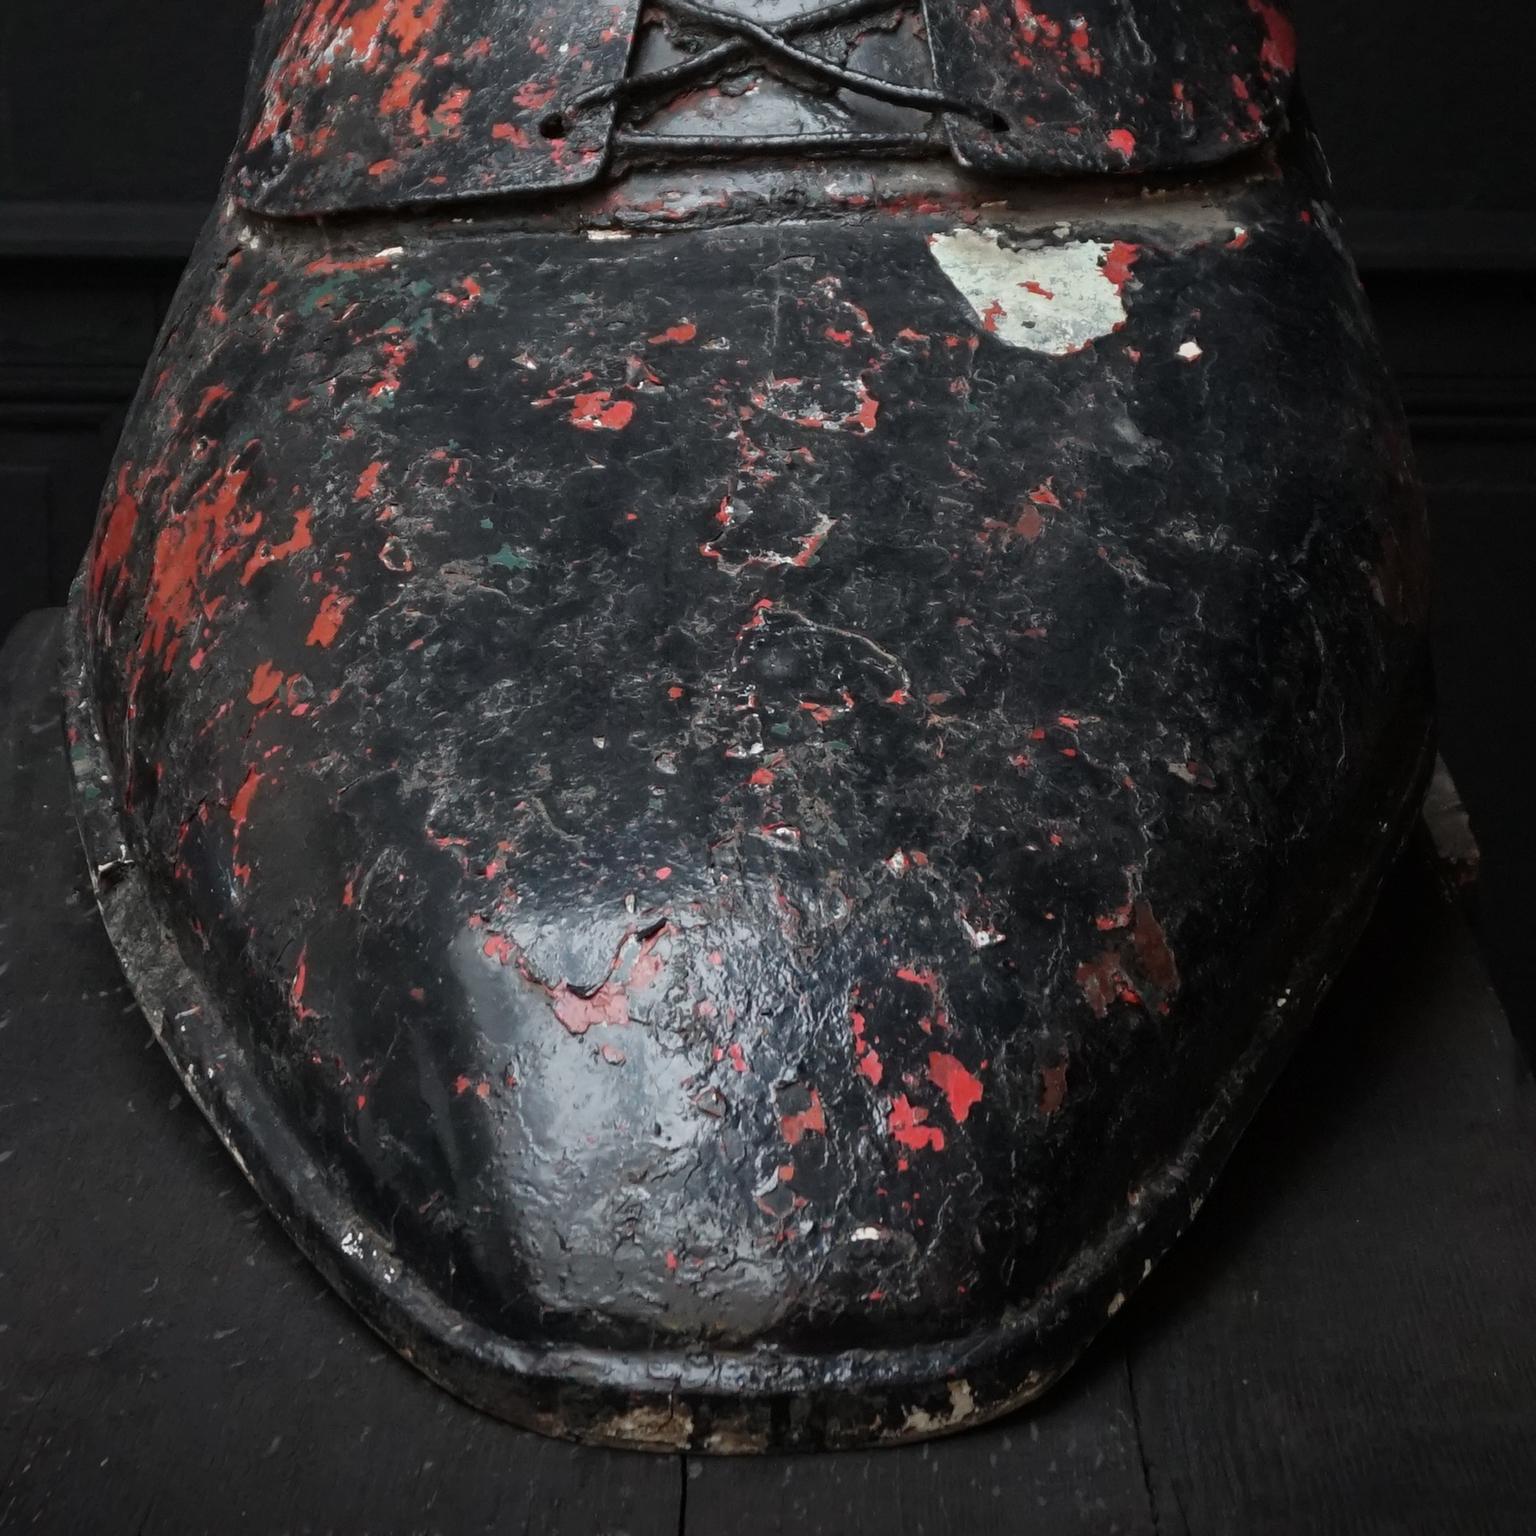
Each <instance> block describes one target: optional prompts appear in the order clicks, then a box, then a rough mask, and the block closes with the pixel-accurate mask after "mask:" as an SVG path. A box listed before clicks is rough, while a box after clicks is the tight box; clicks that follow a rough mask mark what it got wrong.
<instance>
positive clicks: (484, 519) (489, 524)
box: [480, 517, 496, 533]
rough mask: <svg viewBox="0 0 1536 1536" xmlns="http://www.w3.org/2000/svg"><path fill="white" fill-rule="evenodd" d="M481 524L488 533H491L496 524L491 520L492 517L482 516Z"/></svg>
mask: <svg viewBox="0 0 1536 1536" xmlns="http://www.w3.org/2000/svg"><path fill="white" fill-rule="evenodd" d="M480 526H481V527H482V528H484V529H485V531H486V532H487V533H489V532H490V531H491V529H492V528H494V527H495V526H496V525H495V524H494V523H493V522H492V521H491V520H490V518H488V517H482V518H481V519H480Z"/></svg>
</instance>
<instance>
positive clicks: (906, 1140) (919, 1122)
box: [885, 1093, 944, 1152]
mask: <svg viewBox="0 0 1536 1536" xmlns="http://www.w3.org/2000/svg"><path fill="white" fill-rule="evenodd" d="M927 1119H928V1111H927V1110H926V1109H919V1108H918V1107H917V1106H916V1105H915V1104H912V1103H910V1102H909V1101H908V1099H907V1096H906V1094H904V1093H898V1094H897V1095H896V1097H895V1098H894V1099H892V1100H891V1108H890V1112H889V1114H888V1115H887V1116H886V1122H885V1124H886V1129H887V1130H888V1131H890V1133H891V1136H892V1137H893V1138H894V1139H895V1140H896V1141H899V1142H900V1143H901V1145H902V1146H904V1147H910V1148H912V1150H913V1151H914V1152H920V1151H922V1150H923V1148H925V1147H931V1148H932V1149H933V1150H934V1151H935V1152H942V1151H943V1150H944V1132H943V1131H941V1130H940V1129H939V1128H938V1127H937V1126H936V1125H926V1124H924V1122H925V1121H926V1120H927Z"/></svg>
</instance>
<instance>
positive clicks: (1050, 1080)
mask: <svg viewBox="0 0 1536 1536" xmlns="http://www.w3.org/2000/svg"><path fill="white" fill-rule="evenodd" d="M1066 1098H1067V1064H1066V1062H1064V1061H1063V1062H1061V1063H1059V1064H1058V1065H1056V1066H1054V1067H1041V1069H1040V1113H1041V1114H1042V1115H1054V1114H1055V1113H1056V1111H1057V1110H1059V1109H1060V1108H1061V1106H1062V1105H1063V1104H1064V1103H1065V1102H1066Z"/></svg>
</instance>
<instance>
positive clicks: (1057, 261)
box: [928, 229, 1125, 357]
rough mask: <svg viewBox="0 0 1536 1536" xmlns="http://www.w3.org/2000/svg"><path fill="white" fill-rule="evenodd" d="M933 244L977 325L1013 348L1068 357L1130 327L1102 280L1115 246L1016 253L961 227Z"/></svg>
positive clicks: (1070, 245) (988, 235)
mask: <svg viewBox="0 0 1536 1536" xmlns="http://www.w3.org/2000/svg"><path fill="white" fill-rule="evenodd" d="M928 244H929V247H930V249H931V250H932V251H933V258H934V260H935V261H937V262H938V264H939V266H940V268H941V269H942V271H943V273H944V275H945V277H947V278H948V279H949V280H950V282H952V283H953V284H954V285H955V287H956V288H957V289H958V290H959V292H960V295H961V297H962V298H963V299H964V300H965V302H966V303H967V304H969V305H970V307H971V311H972V313H973V314H974V315H975V316H976V321H977V323H978V324H979V325H980V326H981V328H982V329H983V330H985V331H988V332H990V333H991V334H992V335H994V336H996V337H997V339H998V340H999V341H1001V342H1005V343H1006V344H1007V345H1008V346H1010V347H1024V348H1027V349H1028V350H1029V351H1031V352H1044V353H1047V354H1048V355H1049V356H1051V357H1066V356H1068V355H1069V354H1071V353H1073V352H1080V351H1082V349H1083V348H1084V347H1086V346H1087V345H1088V343H1089V342H1090V341H1097V340H1098V339H1099V338H1100V337H1101V336H1108V335H1109V334H1110V332H1111V331H1113V330H1114V329H1115V327H1116V326H1117V325H1122V324H1123V323H1124V322H1125V305H1124V303H1123V302H1122V301H1121V298H1120V290H1119V289H1118V288H1117V287H1116V286H1115V284H1114V283H1113V282H1111V281H1110V279H1109V278H1108V277H1106V276H1105V274H1104V258H1105V257H1106V256H1108V255H1109V253H1110V251H1111V250H1113V247H1112V246H1108V245H1101V244H1100V243H1099V242H1098V241H1097V240H1069V241H1067V242H1065V243H1063V244H1060V245H1042V246H1040V247H1039V248H1038V249H1036V250H1010V249H1009V248H1008V247H1006V246H1004V245H1003V244H1002V243H1001V239H1000V237H999V235H998V234H997V233H996V232H995V231H988V230H976V229H956V230H952V231H951V232H950V233H949V234H947V235H934V236H933V237H932V238H931V239H930V240H929V242H928Z"/></svg>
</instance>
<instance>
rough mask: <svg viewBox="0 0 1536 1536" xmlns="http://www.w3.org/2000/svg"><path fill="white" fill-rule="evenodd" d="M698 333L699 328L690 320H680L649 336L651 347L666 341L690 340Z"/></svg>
mask: <svg viewBox="0 0 1536 1536" xmlns="http://www.w3.org/2000/svg"><path fill="white" fill-rule="evenodd" d="M698 334H699V328H698V326H696V325H695V324H694V323H693V321H691V320H680V321H679V322H678V323H677V324H676V325H669V326H668V327H667V328H666V330H664V331H663V332H662V333H661V334H660V335H659V336H652V337H651V338H650V341H651V345H652V346H653V347H659V346H661V345H663V344H664V343H666V342H669V341H671V342H684V341H692V340H693V338H694V337H695V336H697V335H698Z"/></svg>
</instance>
